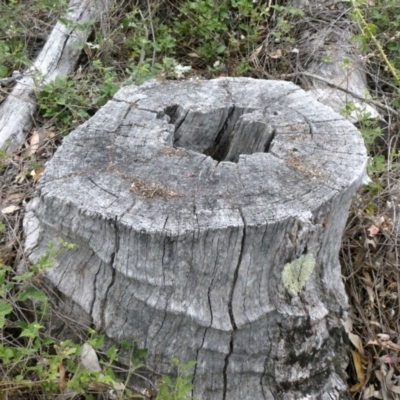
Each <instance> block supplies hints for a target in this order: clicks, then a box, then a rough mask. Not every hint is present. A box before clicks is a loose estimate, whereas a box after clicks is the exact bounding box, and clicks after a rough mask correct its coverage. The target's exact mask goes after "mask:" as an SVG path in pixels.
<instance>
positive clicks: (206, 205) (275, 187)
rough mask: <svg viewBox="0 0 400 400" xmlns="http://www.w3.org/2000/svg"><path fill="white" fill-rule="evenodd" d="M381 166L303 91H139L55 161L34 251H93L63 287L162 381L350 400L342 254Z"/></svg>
mask: <svg viewBox="0 0 400 400" xmlns="http://www.w3.org/2000/svg"><path fill="white" fill-rule="evenodd" d="M366 162H367V157H366V150H365V148H364V145H363V140H362V138H361V136H360V134H359V133H358V131H357V130H356V129H355V128H354V127H353V125H351V124H350V123H349V122H348V121H346V120H345V119H344V118H343V117H341V116H339V115H338V114H336V113H334V112H333V111H332V110H331V109H330V108H329V107H326V106H324V105H322V104H321V103H319V102H318V101H316V100H315V99H314V98H313V97H312V96H311V95H309V94H306V93H305V92H304V91H303V90H301V89H300V88H298V87H297V86H295V85H294V84H291V83H288V82H281V81H263V80H253V79H247V78H237V79H229V78H228V79H217V80H211V81H186V82H167V81H166V82H156V81H151V82H148V83H146V84H144V85H142V86H141V87H125V88H123V89H121V90H120V91H119V92H118V93H117V94H116V95H115V96H114V99H113V100H112V101H110V102H108V103H107V104H106V105H105V106H104V107H103V108H102V109H101V110H100V111H99V112H98V113H97V114H96V115H95V116H94V117H92V118H91V119H90V120H89V121H88V122H86V123H85V124H83V125H82V126H81V127H79V128H78V129H76V130H75V131H74V132H72V133H71V134H70V135H69V136H68V137H67V138H66V139H65V140H64V143H63V145H62V147H61V148H60V149H59V150H58V151H57V153H56V154H55V156H54V157H53V159H52V160H51V161H50V162H49V165H48V166H47V168H46V171H45V172H44V173H43V175H42V177H41V179H40V181H39V185H38V191H37V194H36V196H35V198H34V199H33V200H32V201H31V202H30V203H29V205H28V210H27V214H26V218H25V220H24V227H25V232H26V235H27V239H26V251H27V253H28V254H29V257H30V260H31V261H35V260H36V259H37V258H38V257H40V255H42V254H43V252H44V251H45V249H46V244H47V243H48V242H49V241H54V240H56V238H58V237H60V238H63V239H64V240H66V241H68V242H73V243H76V244H77V245H78V246H77V248H76V249H75V250H73V251H71V252H68V253H64V254H62V255H61V257H60V258H59V259H58V261H57V264H56V266H55V267H54V268H52V269H51V270H49V271H48V273H47V279H48V280H49V281H50V282H51V283H52V284H53V285H54V286H55V287H56V288H57V290H59V291H60V292H61V293H63V294H64V295H65V296H66V297H67V298H68V299H69V300H70V301H72V302H73V303H74V304H76V308H79V309H80V310H81V313H83V314H85V315H86V316H87V318H88V319H89V320H91V321H92V322H93V324H94V325H95V326H96V328H97V329H100V330H102V331H104V332H105V333H106V335H107V336H108V337H109V338H110V339H111V340H113V341H118V340H121V339H128V340H133V339H135V340H136V341H137V342H136V343H137V344H138V346H139V347H144V348H147V349H148V355H147V358H146V363H147V366H148V367H149V368H150V369H151V370H155V371H156V372H157V373H161V374H165V373H168V374H173V372H174V369H173V366H172V364H171V359H172V357H177V358H179V359H180V360H181V361H182V362H187V361H190V360H195V361H197V364H196V366H195V367H194V369H193V371H192V372H193V374H194V379H193V383H194V392H193V394H194V395H195V396H196V397H197V399H199V400H204V399H210V400H211V399H212V400H218V399H221V400H228V399H229V400H239V399H240V400H242V399H249V400H250V399H251V400H253V399H268V400H272V399H277V398H279V399H283V400H294V399H306V398H315V399H323V400H325V399H326V400H328V399H329V400H332V399H337V400H339V399H340V400H342V399H345V398H347V394H346V393H347V385H346V380H345V379H346V377H345V368H346V365H347V362H348V360H347V357H346V348H345V346H344V344H343V332H344V329H343V328H342V322H341V321H342V318H343V317H345V315H346V311H345V310H346V308H347V298H346V294H345V291H344V287H343V283H342V280H341V274H340V265H339V261H338V253H339V248H340V242H341V235H342V232H343V229H344V225H345V222H346V219H347V211H348V209H349V206H350V202H351V198H352V196H353V194H354V193H355V191H356V189H357V188H358V187H359V186H360V184H361V183H362V181H363V179H365V168H366ZM132 185H134V187H132ZM149 188H152V191H153V192H154V195H152V193H153V192H152V191H149ZM142 189H146V190H144V191H143V190H142ZM172 194H173V195H172ZM79 318H81V315H79Z"/></svg>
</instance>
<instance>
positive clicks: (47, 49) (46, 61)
mask: <svg viewBox="0 0 400 400" xmlns="http://www.w3.org/2000/svg"><path fill="white" fill-rule="evenodd" d="M112 3H113V0H83V1H82V0H71V1H70V4H69V8H68V12H67V14H66V15H65V16H64V18H65V19H67V20H68V21H69V25H68V26H67V25H65V24H63V23H61V22H57V24H56V25H55V27H54V29H53V30H52V32H51V34H50V36H49V38H48V40H47V41H46V44H45V46H44V47H43V49H42V51H41V52H40V53H39V55H38V56H37V58H36V60H35V61H34V62H33V65H32V67H30V68H28V70H27V71H25V72H24V74H23V76H22V78H20V79H19V81H18V83H17V84H16V85H15V87H14V88H13V90H12V92H11V94H10V95H9V96H8V97H7V99H6V100H5V101H4V102H3V103H2V104H1V105H0V148H8V149H10V150H16V149H18V148H19V147H20V146H21V145H22V144H23V143H24V141H25V137H26V134H27V132H29V131H30V129H31V127H32V123H33V114H34V113H35V111H36V108H37V103H36V97H35V94H34V93H35V91H36V90H38V89H39V88H40V86H41V83H42V82H50V81H52V80H54V79H55V78H56V77H57V76H59V75H69V74H71V73H72V72H73V71H74V69H75V66H76V62H77V60H78V57H79V55H80V54H81V51H82V46H83V45H84V44H85V42H86V40H87V38H88V36H89V35H90V32H91V30H92V29H91V28H90V27H89V28H88V29H82V26H84V24H87V23H88V22H89V21H90V20H93V21H98V20H99V19H100V18H101V16H102V14H104V13H107V11H108V8H109V7H110V6H111V4H112ZM77 26H80V29H77Z"/></svg>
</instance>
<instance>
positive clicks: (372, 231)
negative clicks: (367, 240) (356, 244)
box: [367, 225, 380, 237]
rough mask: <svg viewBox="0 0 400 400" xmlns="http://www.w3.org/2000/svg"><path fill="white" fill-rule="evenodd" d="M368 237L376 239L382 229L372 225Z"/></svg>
mask: <svg viewBox="0 0 400 400" xmlns="http://www.w3.org/2000/svg"><path fill="white" fill-rule="evenodd" d="M367 231H368V235H369V236H370V237H374V236H375V235H377V234H378V233H379V231H380V229H379V228H378V227H377V226H376V225H371V226H370V227H369V228H368V229H367Z"/></svg>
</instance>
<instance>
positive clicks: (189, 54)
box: [188, 52, 200, 58]
mask: <svg viewBox="0 0 400 400" xmlns="http://www.w3.org/2000/svg"><path fill="white" fill-rule="evenodd" d="M188 56H189V57H192V58H200V56H199V55H198V54H197V53H194V52H193V53H188Z"/></svg>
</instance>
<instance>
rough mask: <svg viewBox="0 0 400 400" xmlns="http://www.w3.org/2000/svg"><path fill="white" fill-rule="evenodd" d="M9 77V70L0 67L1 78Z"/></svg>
mask: <svg viewBox="0 0 400 400" xmlns="http://www.w3.org/2000/svg"><path fill="white" fill-rule="evenodd" d="M7 75H8V68H7V67H6V66H5V65H0V78H5V77H6V76H7Z"/></svg>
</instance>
